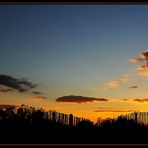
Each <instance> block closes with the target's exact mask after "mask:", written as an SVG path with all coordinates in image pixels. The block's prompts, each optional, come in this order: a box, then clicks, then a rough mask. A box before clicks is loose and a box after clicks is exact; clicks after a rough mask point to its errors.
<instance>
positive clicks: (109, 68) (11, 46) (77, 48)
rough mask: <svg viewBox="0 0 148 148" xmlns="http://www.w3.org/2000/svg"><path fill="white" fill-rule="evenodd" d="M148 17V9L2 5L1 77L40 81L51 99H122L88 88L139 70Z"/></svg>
mask: <svg viewBox="0 0 148 148" xmlns="http://www.w3.org/2000/svg"><path fill="white" fill-rule="evenodd" d="M147 17H148V6H147V5H16V6H15V5H1V6H0V22H1V23H0V52H1V54H0V69H1V73H2V74H10V75H12V76H14V77H23V78H27V79H29V80H32V81H34V82H37V83H39V84H40V87H41V88H40V89H42V90H43V91H45V93H46V94H47V96H48V97H49V98H50V97H51V98H56V97H59V96H63V95H70V94H72V93H73V94H76V95H84V96H85V95H86V96H87V95H88V96H95V97H96V96H103V95H105V97H107V96H109V97H110V96H111V97H119V96H120V94H118V93H114V94H115V95H113V92H110V91H109V92H108V93H107V94H106V92H105V93H103V94H101V93H98V94H97V93H93V92H91V91H89V89H90V88H91V87H95V88H96V87H98V89H100V88H101V87H102V85H103V84H104V83H106V82H107V81H111V80H114V79H118V78H120V77H122V76H123V75H126V74H128V73H129V72H130V71H131V70H132V69H134V66H135V65H133V64H131V63H129V61H128V60H129V59H130V58H133V57H135V56H137V55H138V54H139V53H140V52H141V50H142V49H147V48H148V44H147V39H148V29H147V26H148V19H147ZM126 87H127V88H128V87H129V86H126ZM120 91H122V90H120ZM132 95H133V94H132ZM132 95H130V96H132ZM121 96H122V95H121ZM123 96H124V95H123Z"/></svg>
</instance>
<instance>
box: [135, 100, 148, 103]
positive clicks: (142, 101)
mask: <svg viewBox="0 0 148 148" xmlns="http://www.w3.org/2000/svg"><path fill="white" fill-rule="evenodd" d="M134 101H136V102H140V103H144V102H148V99H134Z"/></svg>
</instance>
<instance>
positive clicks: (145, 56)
mask: <svg viewBox="0 0 148 148" xmlns="http://www.w3.org/2000/svg"><path fill="white" fill-rule="evenodd" d="M145 60H148V50H145V51H144V52H142V53H141V54H140V55H139V57H138V58H133V59H130V60H129V62H132V63H137V62H141V61H145Z"/></svg>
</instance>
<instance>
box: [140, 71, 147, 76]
mask: <svg viewBox="0 0 148 148" xmlns="http://www.w3.org/2000/svg"><path fill="white" fill-rule="evenodd" d="M137 76H144V77H148V71H143V72H139V73H138V74H137Z"/></svg>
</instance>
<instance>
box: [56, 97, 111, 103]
mask: <svg viewBox="0 0 148 148" xmlns="http://www.w3.org/2000/svg"><path fill="white" fill-rule="evenodd" d="M56 101H57V102H75V103H86V102H93V101H103V102H106V101H108V100H107V99H104V98H91V97H83V96H73V95H70V96H63V97H59V98H57V99H56Z"/></svg>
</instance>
